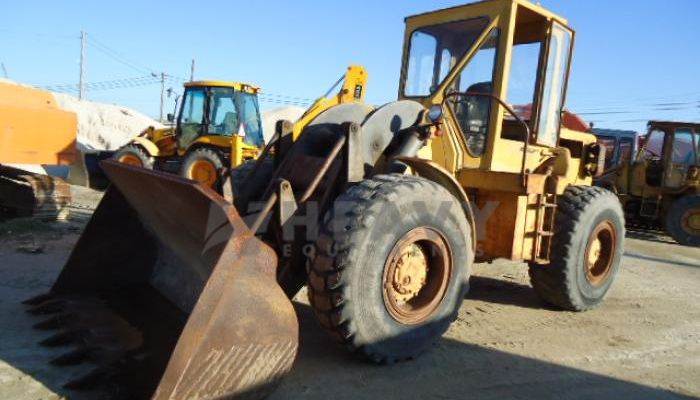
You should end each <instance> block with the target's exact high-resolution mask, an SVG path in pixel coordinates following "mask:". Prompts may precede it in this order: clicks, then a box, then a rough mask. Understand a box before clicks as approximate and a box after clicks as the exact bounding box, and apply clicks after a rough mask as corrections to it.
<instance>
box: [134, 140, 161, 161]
mask: <svg viewBox="0 0 700 400" xmlns="http://www.w3.org/2000/svg"><path fill="white" fill-rule="evenodd" d="M131 143H134V144H138V145H139V146H141V147H143V148H144V149H146V151H147V152H148V154H149V155H150V156H151V157H158V156H159V155H160V149H158V146H156V144H155V143H153V142H151V141H150V140H148V139H146V138H145V137H141V136H137V137H135V138H133V139H132V140H131Z"/></svg>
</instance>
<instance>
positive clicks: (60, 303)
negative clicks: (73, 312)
mask: <svg viewBox="0 0 700 400" xmlns="http://www.w3.org/2000/svg"><path fill="white" fill-rule="evenodd" d="M65 303H66V302H65V300H48V301H44V302H43V303H41V304H39V305H37V306H34V307H32V308H30V309H28V310H27V312H28V313H29V314H33V315H41V314H56V313H60V312H62V311H63V307H64V306H65Z"/></svg>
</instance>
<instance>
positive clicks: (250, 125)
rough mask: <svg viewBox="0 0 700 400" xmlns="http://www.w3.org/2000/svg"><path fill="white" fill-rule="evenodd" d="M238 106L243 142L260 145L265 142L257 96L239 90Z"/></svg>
mask: <svg viewBox="0 0 700 400" xmlns="http://www.w3.org/2000/svg"><path fill="white" fill-rule="evenodd" d="M238 96H239V102H238V103H239V107H240V110H241V114H242V117H241V127H240V128H241V129H242V130H243V132H240V131H239V132H238V133H239V134H242V135H243V136H244V137H245V139H244V140H243V141H244V142H245V143H247V144H249V145H252V146H256V147H262V146H263V145H264V144H265V139H264V137H263V132H262V123H261V121H260V108H259V105H258V97H257V96H256V95H254V94H251V93H244V92H239V94H238Z"/></svg>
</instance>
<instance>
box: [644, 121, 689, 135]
mask: <svg viewBox="0 0 700 400" xmlns="http://www.w3.org/2000/svg"><path fill="white" fill-rule="evenodd" d="M647 126H648V127H650V128H653V127H657V128H671V129H675V128H692V129H693V130H695V132H700V122H678V121H649V123H647Z"/></svg>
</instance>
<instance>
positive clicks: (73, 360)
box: [49, 347, 93, 366]
mask: <svg viewBox="0 0 700 400" xmlns="http://www.w3.org/2000/svg"><path fill="white" fill-rule="evenodd" d="M92 352H93V349H92V348H90V347H79V348H77V349H75V350H71V351H69V352H67V353H63V354H61V355H60V356H58V357H56V358H53V359H51V361H49V363H50V364H51V365H57V366H64V365H76V364H80V363H81V362H83V361H84V360H85V359H87V358H88V357H90V355H91V353H92Z"/></svg>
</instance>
